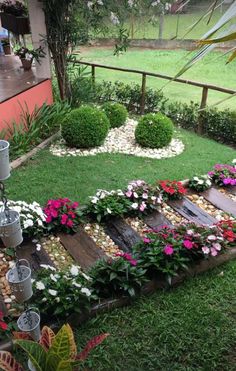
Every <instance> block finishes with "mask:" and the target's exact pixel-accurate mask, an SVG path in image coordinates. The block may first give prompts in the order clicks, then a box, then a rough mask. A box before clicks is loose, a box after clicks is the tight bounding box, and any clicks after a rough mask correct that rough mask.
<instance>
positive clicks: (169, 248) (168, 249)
mask: <svg viewBox="0 0 236 371" xmlns="http://www.w3.org/2000/svg"><path fill="white" fill-rule="evenodd" d="M163 251H164V254H166V255H172V254H173V253H174V249H173V247H172V245H166V246H165V248H164V250H163Z"/></svg>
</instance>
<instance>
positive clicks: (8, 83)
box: [0, 56, 44, 103]
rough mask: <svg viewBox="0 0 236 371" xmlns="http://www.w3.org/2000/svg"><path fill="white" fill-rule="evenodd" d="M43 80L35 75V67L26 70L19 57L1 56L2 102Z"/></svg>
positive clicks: (0, 90)
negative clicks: (22, 66)
mask: <svg viewBox="0 0 236 371" xmlns="http://www.w3.org/2000/svg"><path fill="white" fill-rule="evenodd" d="M43 80H44V79H38V78H37V77H36V76H35V74H34V68H32V69H31V70H30V71H24V70H23V68H21V62H20V60H19V58H18V57H15V56H0V103H1V102H4V101H5V100H7V99H9V98H11V97H14V96H16V95H17V94H19V93H21V92H23V91H25V90H28V89H29V88H31V87H32V86H35V85H37V84H38V83H40V82H41V81H43Z"/></svg>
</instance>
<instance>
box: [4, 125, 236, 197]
mask: <svg viewBox="0 0 236 371" xmlns="http://www.w3.org/2000/svg"><path fill="white" fill-rule="evenodd" d="M175 136H178V137H180V138H181V139H182V140H183V141H184V143H185V145H186V150H185V151H184V152H183V153H182V154H181V155H179V156H177V157H174V158H169V159H163V160H154V159H148V158H138V157H134V156H128V155H122V154H100V155H97V156H89V157H56V156H52V155H51V154H50V152H49V151H48V150H44V151H42V152H40V154H39V155H38V156H36V157H35V158H34V159H33V160H31V161H30V162H29V163H28V164H27V165H26V166H22V167H20V168H18V169H17V170H15V171H12V176H11V177H10V179H9V180H8V181H7V189H8V191H9V197H10V198H11V199H15V200H21V199H22V200H25V201H38V202H39V203H41V204H44V203H45V202H46V201H47V200H48V199H49V198H52V197H63V196H64V197H70V198H72V199H73V200H78V201H80V202H82V203H84V202H85V201H86V198H87V197H88V196H91V195H93V194H94V193H95V191H96V189H97V188H105V189H112V188H113V189H114V188H115V189H116V188H119V187H124V186H125V185H126V184H127V183H128V182H129V181H130V180H132V179H138V178H141V179H145V180H146V181H148V182H155V180H157V179H166V178H169V179H179V180H181V179H186V178H189V177H192V176H193V175H195V174H201V173H206V172H207V171H208V170H210V169H211V167H212V166H213V165H214V164H215V163H218V162H222V163H225V162H229V163H230V162H231V161H232V160H233V159H234V158H236V151H235V150H233V149H231V148H230V147H227V146H224V145H221V144H218V143H216V142H215V141H212V140H209V139H205V138H201V137H199V136H197V135H195V134H193V133H190V132H187V131H184V130H179V131H178V132H177V133H176V135H175Z"/></svg>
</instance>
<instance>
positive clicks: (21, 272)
mask: <svg viewBox="0 0 236 371" xmlns="http://www.w3.org/2000/svg"><path fill="white" fill-rule="evenodd" d="M23 262H25V264H23V265H22V264H21V263H23ZM6 279H7V281H8V282H9V285H10V287H11V291H12V294H13V295H15V297H16V300H17V301H18V303H24V302H25V301H27V300H29V299H30V298H31V296H32V295H33V290H32V282H31V269H30V266H29V263H28V261H27V260H25V259H21V260H19V262H18V263H17V264H16V265H15V266H14V267H13V268H11V269H10V270H9V271H8V272H7V274H6Z"/></svg>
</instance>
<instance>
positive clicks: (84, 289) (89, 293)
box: [81, 287, 91, 296]
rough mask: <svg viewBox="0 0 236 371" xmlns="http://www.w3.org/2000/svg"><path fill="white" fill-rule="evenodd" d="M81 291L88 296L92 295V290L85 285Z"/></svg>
mask: <svg viewBox="0 0 236 371" xmlns="http://www.w3.org/2000/svg"><path fill="white" fill-rule="evenodd" d="M81 292H82V293H83V294H85V295H86V296H90V295H91V291H90V290H89V289H87V288H86V287H83V288H82V289H81Z"/></svg>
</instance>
